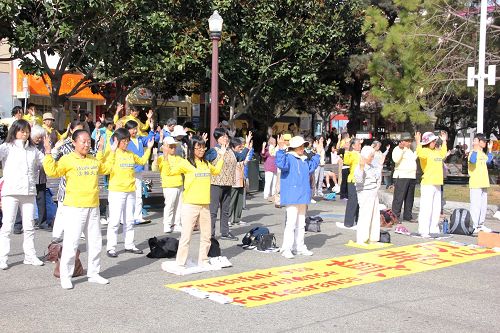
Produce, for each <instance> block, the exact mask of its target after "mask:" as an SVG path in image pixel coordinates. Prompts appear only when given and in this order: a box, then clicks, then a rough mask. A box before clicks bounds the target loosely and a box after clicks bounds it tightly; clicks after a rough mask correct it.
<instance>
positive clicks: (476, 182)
mask: <svg viewBox="0 0 500 333" xmlns="http://www.w3.org/2000/svg"><path fill="white" fill-rule="evenodd" d="M474 151H475V152H476V153H477V156H476V163H471V162H470V158H471V155H472V152H471V153H470V154H469V176H470V178H469V188H488V187H490V178H489V176H488V166H487V165H486V162H487V161H488V155H486V154H485V153H484V152H483V151H482V150H479V151H477V150H474Z"/></svg>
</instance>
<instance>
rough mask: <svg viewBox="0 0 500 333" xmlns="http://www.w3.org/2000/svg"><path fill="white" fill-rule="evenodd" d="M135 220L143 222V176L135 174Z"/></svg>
mask: <svg viewBox="0 0 500 333" xmlns="http://www.w3.org/2000/svg"><path fill="white" fill-rule="evenodd" d="M134 220H139V221H142V220H143V218H142V174H141V173H136V174H135V207H134Z"/></svg>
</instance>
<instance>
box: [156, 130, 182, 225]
mask: <svg viewBox="0 0 500 333" xmlns="http://www.w3.org/2000/svg"><path fill="white" fill-rule="evenodd" d="M177 147H178V143H177V141H175V140H174V138H173V137H171V136H169V137H166V138H165V139H163V145H162V150H163V155H161V156H160V157H158V168H159V169H160V176H161V187H162V188H163V197H164V198H165V208H164V209H163V231H164V232H166V233H171V232H172V231H176V232H181V231H182V226H181V205H182V201H181V192H182V184H183V180H182V175H181V174H177V175H169V174H168V173H167V171H168V170H167V169H166V168H164V167H163V166H164V161H165V159H166V157H165V156H168V160H169V162H170V163H171V164H172V165H179V164H180V163H181V160H182V157H181V156H178V155H176V153H175V151H176V149H177Z"/></svg>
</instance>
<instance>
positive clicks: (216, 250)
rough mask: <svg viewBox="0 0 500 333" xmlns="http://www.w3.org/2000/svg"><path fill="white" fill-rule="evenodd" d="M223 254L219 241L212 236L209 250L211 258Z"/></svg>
mask: <svg viewBox="0 0 500 333" xmlns="http://www.w3.org/2000/svg"><path fill="white" fill-rule="evenodd" d="M220 256H221V251H220V244H219V241H218V240H217V239H215V238H213V237H212V238H210V249H209V250H208V257H209V258H217V257H220Z"/></svg>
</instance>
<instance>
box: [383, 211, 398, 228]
mask: <svg viewBox="0 0 500 333" xmlns="http://www.w3.org/2000/svg"><path fill="white" fill-rule="evenodd" d="M398 223H399V220H398V217H397V216H396V214H394V212H393V211H392V209H382V210H381V211H380V227H382V228H392V226H393V225H395V224H398Z"/></svg>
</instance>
